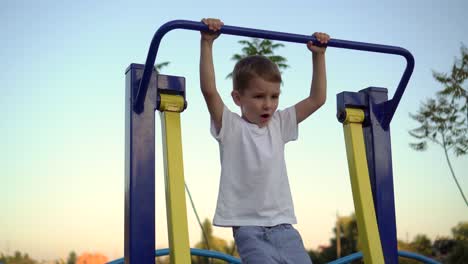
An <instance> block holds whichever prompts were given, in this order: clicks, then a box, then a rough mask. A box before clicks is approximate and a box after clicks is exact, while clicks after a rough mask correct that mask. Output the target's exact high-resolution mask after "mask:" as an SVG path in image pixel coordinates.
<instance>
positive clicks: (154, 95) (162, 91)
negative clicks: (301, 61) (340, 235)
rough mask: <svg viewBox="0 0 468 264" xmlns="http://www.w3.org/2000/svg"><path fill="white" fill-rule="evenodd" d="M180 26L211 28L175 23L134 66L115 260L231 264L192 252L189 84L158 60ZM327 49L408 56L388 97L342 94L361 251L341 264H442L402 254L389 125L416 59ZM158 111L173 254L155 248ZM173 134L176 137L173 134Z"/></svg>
mask: <svg viewBox="0 0 468 264" xmlns="http://www.w3.org/2000/svg"><path fill="white" fill-rule="evenodd" d="M174 29H185V30H194V31H207V30H208V27H207V26H206V25H204V24H203V23H201V22H195V21H187V20H174V21H170V22H168V23H166V24H164V25H163V26H161V27H160V28H159V29H158V30H157V32H156V33H155V35H154V37H153V39H152V41H151V45H150V48H149V51H148V56H147V59H146V63H145V65H142V64H131V65H130V66H129V67H128V68H127V71H126V93H125V96H126V97H125V99H126V104H125V105H126V106H125V107H126V112H125V135H126V136H125V259H118V260H115V261H112V262H110V263H112V264H117V263H123V262H124V261H125V263H126V264H149V263H154V262H155V256H161V255H167V254H170V256H171V263H175V264H186V263H190V255H191V254H192V255H199V256H209V257H213V258H218V259H222V260H225V261H227V262H229V263H240V260H238V259H236V258H233V257H230V256H227V255H225V254H222V253H219V252H213V251H207V250H199V249H190V247H189V244H188V228H187V216H186V206H185V193H184V178H183V162H182V144H181V143H180V113H181V112H182V111H183V110H184V109H185V108H186V106H187V103H186V98H185V79H184V78H183V77H177V76H168V75H160V74H157V73H156V72H155V71H154V63H155V61H156V56H157V52H158V48H159V44H160V42H161V39H162V38H163V36H164V35H165V34H166V33H167V32H169V31H171V30H174ZM220 33H221V34H228V35H237V36H244V37H255V38H263V39H270V40H278V41H287V42H295V43H304V44H305V43H307V42H308V41H313V42H314V43H315V44H317V45H320V44H319V43H318V41H317V40H316V39H315V37H314V36H308V35H298V34H290V33H283V32H274V31H267V30H258V29H250V28H242V27H234V26H227V25H225V26H223V27H222V28H221V30H220ZM327 46H328V47H335V48H344V49H352V50H361V51H368V52H377V53H386V54H392V55H399V56H403V57H404V58H405V59H406V68H405V70H404V72H403V75H402V78H401V80H400V82H399V84H398V87H397V88H396V91H395V94H394V95H393V97H392V98H391V99H388V96H387V89H385V88H377V87H369V88H366V89H364V90H361V91H359V92H342V93H340V94H338V95H337V117H338V120H339V121H340V122H342V123H343V127H344V131H345V141H346V152H347V156H348V164H349V169H350V177H351V182H352V190H353V199H354V204H355V210H356V217H357V222H358V231H359V234H360V236H359V238H360V242H361V245H362V246H363V252H362V253H356V254H352V255H350V256H347V257H344V258H341V259H338V260H336V261H333V262H331V263H333V264H342V263H348V262H349V261H352V260H356V259H359V258H364V261H365V263H386V264H396V263H398V255H400V256H403V257H407V258H412V259H416V260H419V261H421V262H423V263H431V264H433V263H437V262H436V261H434V260H431V259H429V258H426V257H424V256H420V255H417V254H413V253H409V252H398V250H397V238H396V223H395V204H394V191H393V172H392V160H391V142H390V122H391V120H392V118H393V116H394V113H395V111H396V109H397V107H398V104H399V102H400V100H401V97H402V96H403V93H404V91H405V88H406V86H407V84H408V81H409V79H410V77H411V74H412V72H413V69H414V58H413V56H412V55H411V53H410V52H409V51H407V50H406V49H403V48H400V47H394V46H386V45H379V44H372V43H363V42H355V41H347V40H339V39H330V40H329V42H328V44H327ZM155 110H158V111H160V112H161V120H162V123H163V124H162V125H163V130H162V131H163V142H164V146H163V147H164V163H165V179H166V181H165V182H166V183H165V184H166V208H167V210H168V214H167V215H168V233H169V245H170V249H163V250H156V251H154V248H155V210H154V209H155V152H154V151H155V149H154V145H155V140H154V139H155V131H154V125H155V124H154V123H155V121H154V120H155ZM169 131H170V132H169Z"/></svg>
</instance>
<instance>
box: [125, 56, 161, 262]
mask: <svg viewBox="0 0 468 264" xmlns="http://www.w3.org/2000/svg"><path fill="white" fill-rule="evenodd" d="M143 68H144V66H143V65H141V64H131V65H130V66H129V67H128V69H127V71H126V84H125V242H124V254H125V263H127V264H142V263H154V255H153V250H154V248H155V211H154V208H155V155H154V153H155V148H154V146H155V131H154V127H155V113H154V102H153V98H154V97H155V94H156V93H155V90H156V89H155V88H153V87H155V74H154V77H153V78H152V80H151V84H150V89H149V93H148V95H149V96H148V98H146V100H145V102H144V103H145V105H146V107H145V110H144V111H143V112H141V113H135V112H134V111H133V100H132V98H133V97H134V94H135V93H136V92H137V90H138V86H139V84H140V80H141V76H142V75H143Z"/></svg>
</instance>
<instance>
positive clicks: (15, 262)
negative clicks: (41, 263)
mask: <svg viewBox="0 0 468 264" xmlns="http://www.w3.org/2000/svg"><path fill="white" fill-rule="evenodd" d="M0 263H5V264H36V263H37V261H35V260H34V259H31V258H30V257H29V255H28V254H27V253H24V255H23V254H22V253H21V252H20V251H16V252H15V255H14V256H4V255H3V254H2V255H1V256H0Z"/></svg>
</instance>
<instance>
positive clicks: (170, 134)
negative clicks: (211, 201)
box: [159, 94, 191, 264]
mask: <svg viewBox="0 0 468 264" xmlns="http://www.w3.org/2000/svg"><path fill="white" fill-rule="evenodd" d="M183 109H184V98H183V97H182V96H178V95H166V94H161V106H160V109H159V110H160V111H161V124H162V136H163V152H164V168H165V184H166V212H167V218H168V219H167V229H168V237H169V248H170V259H171V264H187V263H191V258H190V245H189V236H188V225H187V207H186V205H185V189H184V186H185V185H184V184H185V182H184V164H183V160H182V135H181V127H180V112H182V110H183Z"/></svg>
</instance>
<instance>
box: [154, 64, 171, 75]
mask: <svg viewBox="0 0 468 264" xmlns="http://www.w3.org/2000/svg"><path fill="white" fill-rule="evenodd" d="M169 64H170V62H168V61H165V62H161V63H157V64H156V66H154V69H155V70H156V72H157V73H160V72H161V70H162V69H163V68H166V67H167V66H169Z"/></svg>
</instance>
